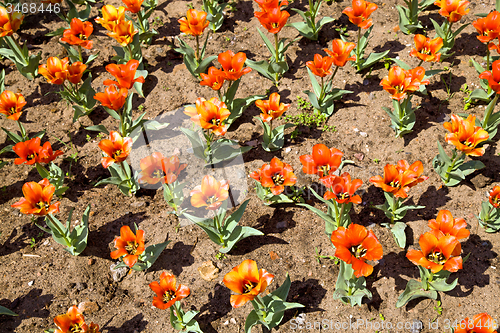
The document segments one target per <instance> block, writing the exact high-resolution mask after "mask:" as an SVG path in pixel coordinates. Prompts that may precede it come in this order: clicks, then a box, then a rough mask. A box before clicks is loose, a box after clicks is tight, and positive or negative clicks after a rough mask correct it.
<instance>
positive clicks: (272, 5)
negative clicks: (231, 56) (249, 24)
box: [246, 0, 296, 86]
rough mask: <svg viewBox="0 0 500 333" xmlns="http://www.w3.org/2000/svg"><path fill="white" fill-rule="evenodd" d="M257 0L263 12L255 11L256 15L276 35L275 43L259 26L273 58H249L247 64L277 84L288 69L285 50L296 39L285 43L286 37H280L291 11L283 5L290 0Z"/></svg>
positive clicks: (261, 35)
mask: <svg viewBox="0 0 500 333" xmlns="http://www.w3.org/2000/svg"><path fill="white" fill-rule="evenodd" d="M255 1H256V2H257V4H258V5H259V8H260V10H261V12H255V14H254V16H255V17H256V18H257V19H258V20H259V22H260V24H262V26H263V27H264V28H266V30H267V31H268V32H269V33H270V34H273V35H274V45H273V44H272V43H271V41H270V40H269V39H268V38H267V37H266V35H264V33H263V32H262V31H260V29H259V28H257V31H258V32H259V35H260V37H261V38H262V40H263V41H264V43H265V44H266V47H267V49H268V50H269V53H271V59H270V61H269V62H268V61H267V60H261V61H252V60H247V61H246V64H247V65H248V66H249V67H251V68H253V69H255V70H256V71H257V72H259V73H260V74H262V75H263V76H264V77H266V78H267V79H269V80H271V81H272V82H273V83H274V84H275V85H276V86H277V85H278V82H279V80H280V78H281V77H282V76H283V74H284V73H285V72H287V71H288V64H287V62H286V57H285V52H286V50H287V49H288V48H289V47H290V45H292V44H293V43H294V42H295V41H296V40H292V41H290V42H289V43H287V44H285V43H286V38H282V39H279V37H278V34H279V32H280V31H281V29H283V27H284V26H285V24H286V22H287V20H288V18H289V17H290V13H288V12H287V11H286V10H281V6H286V5H288V1H286V0H282V1H279V0H276V1H264V0H259V1H257V0H255Z"/></svg>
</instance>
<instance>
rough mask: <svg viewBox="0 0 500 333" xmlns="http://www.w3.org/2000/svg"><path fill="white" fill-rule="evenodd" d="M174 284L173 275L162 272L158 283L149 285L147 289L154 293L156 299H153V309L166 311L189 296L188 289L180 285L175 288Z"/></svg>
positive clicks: (154, 282)
mask: <svg viewBox="0 0 500 333" xmlns="http://www.w3.org/2000/svg"><path fill="white" fill-rule="evenodd" d="M176 283H177V281H176V279H175V276H174V275H172V274H168V273H167V272H163V273H161V275H160V283H158V282H156V281H153V282H151V283H150V284H149V288H151V290H153V291H154V292H155V293H156V297H153V306H154V307H155V308H158V309H161V310H166V309H168V308H170V307H171V306H172V305H174V303H175V302H177V301H180V300H181V299H183V298H186V297H188V296H189V294H190V292H191V291H190V290H189V288H188V287H187V286H185V285H182V284H179V287H177V288H176Z"/></svg>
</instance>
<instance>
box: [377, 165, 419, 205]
mask: <svg viewBox="0 0 500 333" xmlns="http://www.w3.org/2000/svg"><path fill="white" fill-rule="evenodd" d="M423 172H424V166H423V165H422V162H420V161H416V162H415V163H413V164H412V165H409V164H408V162H406V161H405V160H400V161H398V164H397V165H393V164H387V165H386V166H385V167H384V177H383V178H382V177H381V176H374V177H371V178H370V182H371V183H373V185H375V186H376V187H380V188H381V189H382V190H383V191H384V192H389V193H392V194H393V195H394V196H395V197H396V198H407V197H408V191H409V190H410V188H411V187H413V186H415V185H417V184H418V183H421V182H423V181H424V180H427V179H428V178H429V177H427V176H422V173H423Z"/></svg>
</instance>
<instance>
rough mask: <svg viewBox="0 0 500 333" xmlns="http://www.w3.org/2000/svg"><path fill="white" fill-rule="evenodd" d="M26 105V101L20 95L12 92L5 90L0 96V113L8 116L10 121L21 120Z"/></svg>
mask: <svg viewBox="0 0 500 333" xmlns="http://www.w3.org/2000/svg"><path fill="white" fill-rule="evenodd" d="M25 105H26V100H25V99H24V96H23V95H22V94H20V93H17V94H15V93H13V92H12V91H10V90H4V92H2V94H1V95H0V113H3V114H4V115H6V116H7V118H8V119H12V120H16V121H17V120H19V117H21V114H22V113H23V112H22V109H23V107H24V106H25Z"/></svg>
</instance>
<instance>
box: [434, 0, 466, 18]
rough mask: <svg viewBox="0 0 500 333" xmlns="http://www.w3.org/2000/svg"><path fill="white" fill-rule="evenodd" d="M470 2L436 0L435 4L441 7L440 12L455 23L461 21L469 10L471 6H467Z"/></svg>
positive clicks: (462, 0)
mask: <svg viewBox="0 0 500 333" xmlns="http://www.w3.org/2000/svg"><path fill="white" fill-rule="evenodd" d="M469 4H470V2H469V1H466V0H436V1H435V2H434V5H436V6H438V7H439V8H441V9H440V10H439V14H440V15H441V16H443V17H446V19H447V20H448V22H450V23H454V22H457V21H460V19H461V18H462V16H464V15H465V14H467V13H468V12H469V10H470V9H469V8H467V9H466V7H467V6H468V5H469Z"/></svg>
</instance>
